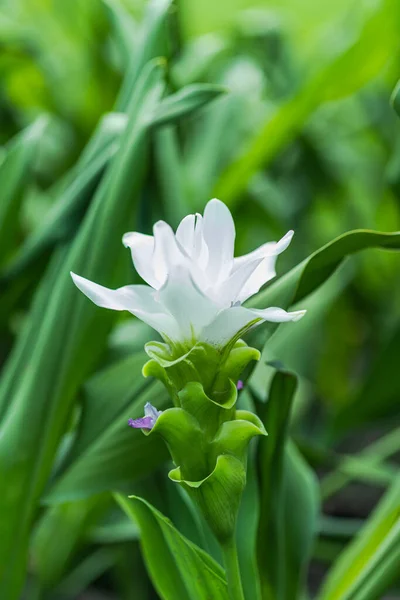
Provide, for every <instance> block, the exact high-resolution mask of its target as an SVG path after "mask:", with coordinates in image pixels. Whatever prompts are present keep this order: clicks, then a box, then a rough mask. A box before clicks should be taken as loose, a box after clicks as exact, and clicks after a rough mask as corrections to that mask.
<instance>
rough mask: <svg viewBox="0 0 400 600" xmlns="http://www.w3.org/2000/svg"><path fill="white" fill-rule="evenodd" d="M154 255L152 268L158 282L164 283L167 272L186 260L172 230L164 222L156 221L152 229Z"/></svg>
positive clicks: (186, 257) (183, 251)
mask: <svg viewBox="0 0 400 600" xmlns="http://www.w3.org/2000/svg"><path fill="white" fill-rule="evenodd" d="M153 233H154V242H155V244H154V255H153V267H154V270H155V273H156V276H157V278H158V280H159V281H162V282H163V284H164V283H165V281H166V279H167V277H168V274H169V271H170V269H171V268H173V267H174V266H176V265H181V264H183V263H185V262H186V261H187V259H188V256H187V254H186V253H185V250H184V249H183V247H182V246H179V245H178V243H177V241H176V238H175V234H174V232H173V230H172V228H171V227H170V226H169V225H168V223H165V222H164V221H158V222H157V223H156V224H155V225H154V227H153Z"/></svg>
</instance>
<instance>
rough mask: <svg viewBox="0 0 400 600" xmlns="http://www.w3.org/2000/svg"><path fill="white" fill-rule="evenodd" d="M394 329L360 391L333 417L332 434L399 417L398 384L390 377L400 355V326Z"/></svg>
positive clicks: (397, 379)
mask: <svg viewBox="0 0 400 600" xmlns="http://www.w3.org/2000/svg"><path fill="white" fill-rule="evenodd" d="M393 329H394V331H393V333H391V336H390V339H389V341H388V342H387V343H386V345H384V346H383V348H380V352H379V353H378V355H377V357H376V359H375V361H374V362H373V363H372V364H371V365H370V366H369V369H368V373H367V374H366V376H365V378H364V380H363V382H362V386H361V389H360V390H359V391H358V392H357V394H356V395H355V396H354V397H353V398H350V399H349V402H348V403H346V405H345V406H343V407H342V409H341V410H339V411H338V412H337V414H336V415H335V419H334V422H333V423H332V428H333V430H334V431H337V432H343V431H345V430H347V429H350V428H354V427H362V426H365V424H366V423H375V422H376V421H377V420H378V419H383V418H386V419H387V418H388V417H390V416H396V415H397V414H398V402H399V395H400V381H399V378H398V377H393V373H395V372H396V369H397V365H398V357H399V355H400V324H398V325H397V326H394V327H393ZM377 398H379V402H377Z"/></svg>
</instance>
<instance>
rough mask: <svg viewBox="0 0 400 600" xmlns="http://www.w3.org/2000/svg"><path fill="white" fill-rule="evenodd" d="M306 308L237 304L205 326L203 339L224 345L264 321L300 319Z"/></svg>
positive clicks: (282, 321) (217, 344) (275, 321)
mask: <svg viewBox="0 0 400 600" xmlns="http://www.w3.org/2000/svg"><path fill="white" fill-rule="evenodd" d="M305 313H306V311H305V310H298V311H294V312H286V310H283V308H275V307H271V308H265V309H263V310H258V309H249V308H245V307H244V306H235V307H232V308H227V309H225V310H222V311H221V312H220V313H219V314H218V315H217V317H216V318H215V319H214V320H213V321H212V322H211V323H210V325H208V326H207V327H205V328H204V330H203V332H202V334H201V339H202V341H204V342H208V343H209V344H213V345H215V346H223V345H224V344H226V343H227V342H228V341H229V340H231V339H232V338H233V337H235V336H236V335H239V333H240V335H244V333H245V332H246V331H248V330H249V329H252V328H253V327H255V326H257V325H259V324H260V323H262V322H263V321H272V322H273V323H284V322H286V321H298V320H299V319H301V317H303V316H304V315H305Z"/></svg>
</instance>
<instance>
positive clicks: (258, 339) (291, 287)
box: [248, 229, 400, 348]
mask: <svg viewBox="0 0 400 600" xmlns="http://www.w3.org/2000/svg"><path fill="white" fill-rule="evenodd" d="M367 248H382V249H386V250H399V249H400V232H394V233H383V232H379V231H369V230H364V229H358V230H355V231H349V232H348V233H344V234H343V235H340V236H339V237H337V238H336V239H335V240H333V241H332V242H329V243H328V244H326V245H325V246H323V247H322V248H320V249H319V250H317V251H316V252H314V253H313V254H311V255H310V256H308V257H307V258H305V259H304V260H303V261H302V262H301V263H300V264H298V265H297V266H296V267H294V268H293V269H291V270H290V271H289V272H288V273H286V274H285V275H282V277H279V279H276V280H274V281H273V282H272V283H271V284H269V285H268V286H267V287H266V288H265V289H263V290H261V291H260V292H259V293H258V294H256V295H255V296H253V297H252V298H251V299H250V301H249V302H248V306H251V307H253V308H265V307H267V306H281V307H282V308H288V307H289V306H291V305H292V304H295V303H297V302H300V301H301V300H302V298H304V297H305V296H307V295H308V294H311V292H313V291H314V290H316V289H317V288H318V287H319V286H320V285H321V284H322V283H323V282H324V281H326V280H327V279H328V278H329V277H330V275H331V274H332V273H333V272H334V271H335V270H336V269H337V268H338V266H339V265H340V264H341V262H342V261H343V259H344V258H345V257H346V256H348V255H351V254H354V253H355V252H359V251H360V250H365V249H367ZM304 318H305V319H306V318H307V315H306V316H305V317H304ZM277 327H278V324H276V323H269V324H267V325H263V326H261V327H258V328H256V329H254V330H253V331H252V332H250V334H249V340H250V341H249V344H250V345H251V346H255V347H257V348H262V347H263V345H264V343H265V340H266V338H267V337H268V333H272V332H273V331H274V330H275V329H276V328H277Z"/></svg>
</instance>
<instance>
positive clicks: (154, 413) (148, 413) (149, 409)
mask: <svg viewBox="0 0 400 600" xmlns="http://www.w3.org/2000/svg"><path fill="white" fill-rule="evenodd" d="M161 413H162V410H157V409H156V407H155V406H153V405H152V404H151V403H150V402H146V404H145V405H144V416H145V417H151V418H152V419H153V421H154V423H155V422H156V421H157V419H158V417H159V416H160V415H161Z"/></svg>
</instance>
